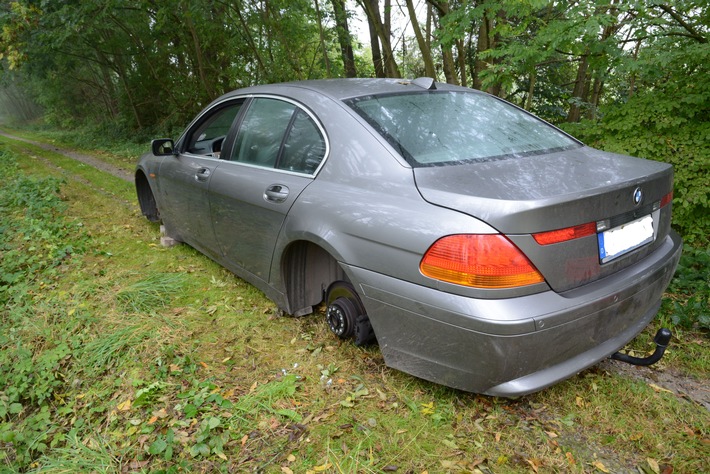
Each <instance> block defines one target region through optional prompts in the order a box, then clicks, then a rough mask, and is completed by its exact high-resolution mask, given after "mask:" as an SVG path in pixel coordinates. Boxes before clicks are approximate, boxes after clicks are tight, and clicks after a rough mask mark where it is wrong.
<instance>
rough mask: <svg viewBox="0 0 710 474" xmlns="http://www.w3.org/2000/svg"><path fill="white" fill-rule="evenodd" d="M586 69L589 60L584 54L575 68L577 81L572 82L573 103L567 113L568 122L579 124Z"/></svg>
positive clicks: (584, 92)
mask: <svg viewBox="0 0 710 474" xmlns="http://www.w3.org/2000/svg"><path fill="white" fill-rule="evenodd" d="M587 69H589V60H588V58H587V54H584V55H582V57H581V58H580V60H579V66H578V67H577V79H576V80H575V81H574V90H573V91H572V100H573V101H572V104H571V105H570V108H569V112H568V113H567V121H568V122H579V119H580V118H581V117H582V108H581V102H586V91H585V89H586V84H587Z"/></svg>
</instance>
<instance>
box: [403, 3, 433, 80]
mask: <svg viewBox="0 0 710 474" xmlns="http://www.w3.org/2000/svg"><path fill="white" fill-rule="evenodd" d="M407 11H408V12H409V18H410V21H411V23H412V29H413V30H414V36H416V38H417V43H418V44H419V50H420V51H421V53H422V60H423V61H424V74H425V75H426V76H427V77H432V78H436V69H434V60H433V59H432V55H431V48H430V47H429V44H430V43H428V42H427V41H426V39H425V38H424V35H423V34H422V29H421V28H420V27H419V22H418V21H417V15H416V12H415V10H414V2H413V1H412V0H407Z"/></svg>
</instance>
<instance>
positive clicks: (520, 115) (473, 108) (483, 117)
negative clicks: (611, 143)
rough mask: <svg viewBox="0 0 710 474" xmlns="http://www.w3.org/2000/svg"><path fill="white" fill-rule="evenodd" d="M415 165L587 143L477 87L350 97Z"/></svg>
mask: <svg viewBox="0 0 710 474" xmlns="http://www.w3.org/2000/svg"><path fill="white" fill-rule="evenodd" d="M346 103H347V104H348V105H349V106H350V107H351V108H353V109H354V110H355V111H356V112H357V113H358V114H360V115H361V116H362V117H363V118H365V119H366V120H367V121H368V122H369V123H370V124H371V125H372V126H373V127H375V129H376V130H377V131H378V132H379V133H380V134H381V135H382V136H383V137H385V138H386V139H387V140H388V141H389V142H390V144H392V145H393V146H394V147H395V148H396V149H397V150H399V151H400V153H401V154H402V156H404V158H406V159H407V161H409V163H410V164H411V165H412V166H436V165H446V164H455V163H461V162H472V161H473V162H475V161H488V160H492V159H497V158H507V157H516V156H527V155H537V154H541V153H549V152H553V151H559V150H564V149H567V148H574V147H578V146H581V144H580V143H579V142H577V141H576V140H574V139H573V138H571V137H569V136H568V135H566V134H564V133H562V132H561V131H559V130H557V129H556V128H554V127H552V126H551V125H549V124H547V123H546V122H543V121H542V120H540V119H538V118H536V117H534V116H532V115H530V114H528V113H526V112H524V111H522V110H520V109H518V108H516V107H513V106H512V105H510V104H507V103H506V102H503V101H501V100H498V99H496V98H494V97H492V96H488V95H485V94H479V93H475V92H448V91H432V92H416V93H407V94H396V95H384V96H368V97H360V98H355V99H351V100H348V101H346Z"/></svg>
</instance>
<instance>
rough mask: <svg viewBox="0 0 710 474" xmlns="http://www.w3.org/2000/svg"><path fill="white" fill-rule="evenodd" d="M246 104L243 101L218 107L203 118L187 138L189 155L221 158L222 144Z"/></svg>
mask: <svg viewBox="0 0 710 474" xmlns="http://www.w3.org/2000/svg"><path fill="white" fill-rule="evenodd" d="M243 103H244V101H243V100H240V101H238V102H230V103H229V104H226V105H224V106H218V107H217V108H216V109H213V110H212V111H210V112H209V113H208V114H207V115H206V116H205V117H203V118H202V120H201V121H200V123H199V124H198V125H197V127H196V128H194V129H193V130H192V131H191V132H190V135H189V136H188V137H187V148H186V151H187V152H188V153H193V154H196V155H206V156H212V157H214V158H219V155H220V153H221V151H222V142H223V141H224V137H225V136H226V135H227V133H229V129H230V128H231V126H232V123H233V122H234V119H235V117H236V116H237V114H238V113H239V110H240V108H241V106H242V104H243Z"/></svg>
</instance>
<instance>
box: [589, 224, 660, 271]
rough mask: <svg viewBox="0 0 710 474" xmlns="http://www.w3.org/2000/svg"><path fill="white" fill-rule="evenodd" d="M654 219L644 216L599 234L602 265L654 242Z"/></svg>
mask: <svg viewBox="0 0 710 474" xmlns="http://www.w3.org/2000/svg"><path fill="white" fill-rule="evenodd" d="M653 236H654V232H653V217H651V216H650V215H649V216H644V217H642V218H640V219H636V220H635V221H631V222H627V223H626V224H624V225H620V226H619V227H614V228H613V229H609V230H607V231H605V232H600V233H599V234H597V237H598V239H599V259H600V260H601V262H602V263H606V262H608V261H610V260H613V259H615V258H616V257H620V256H622V255H624V254H625V253H628V252H631V251H632V250H634V249H637V248H639V247H641V246H642V245H646V244H647V243H649V242H653Z"/></svg>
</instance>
